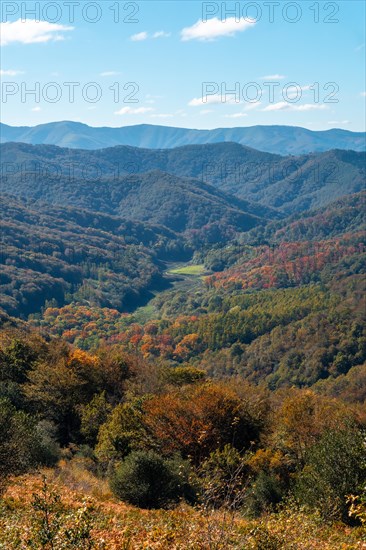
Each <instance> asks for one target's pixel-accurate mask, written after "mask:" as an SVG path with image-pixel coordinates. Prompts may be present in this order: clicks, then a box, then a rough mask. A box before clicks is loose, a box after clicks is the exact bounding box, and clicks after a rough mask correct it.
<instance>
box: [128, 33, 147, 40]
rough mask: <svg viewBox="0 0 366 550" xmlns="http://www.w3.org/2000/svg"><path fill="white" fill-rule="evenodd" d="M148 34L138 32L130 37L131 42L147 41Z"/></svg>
mask: <svg viewBox="0 0 366 550" xmlns="http://www.w3.org/2000/svg"><path fill="white" fill-rule="evenodd" d="M147 38H148V34H147V32H138V33H137V34H133V35H132V36H131V40H132V42H142V41H143V40H147Z"/></svg>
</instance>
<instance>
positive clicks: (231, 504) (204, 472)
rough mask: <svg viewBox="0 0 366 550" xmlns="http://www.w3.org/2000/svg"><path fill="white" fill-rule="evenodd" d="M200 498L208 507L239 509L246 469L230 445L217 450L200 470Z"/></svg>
mask: <svg viewBox="0 0 366 550" xmlns="http://www.w3.org/2000/svg"><path fill="white" fill-rule="evenodd" d="M199 477H200V486H201V493H202V495H201V498H202V501H203V504H204V506H206V507H208V508H211V507H212V508H219V507H224V508H231V509H233V510H234V509H237V508H240V507H241V506H242V504H243V500H244V497H245V494H246V490H247V481H248V468H247V467H246V463H245V459H244V458H243V457H242V456H241V455H240V453H239V451H238V450H237V449H235V448H234V447H232V446H231V445H225V447H224V448H223V449H217V450H216V451H214V452H212V453H211V454H210V456H209V457H208V458H207V459H206V460H205V461H204V462H203V464H202V466H201V468H200V470H199Z"/></svg>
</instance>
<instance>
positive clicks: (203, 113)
mask: <svg viewBox="0 0 366 550" xmlns="http://www.w3.org/2000/svg"><path fill="white" fill-rule="evenodd" d="M209 113H213V110H212V109H203V110H202V111H200V115H208V114H209Z"/></svg>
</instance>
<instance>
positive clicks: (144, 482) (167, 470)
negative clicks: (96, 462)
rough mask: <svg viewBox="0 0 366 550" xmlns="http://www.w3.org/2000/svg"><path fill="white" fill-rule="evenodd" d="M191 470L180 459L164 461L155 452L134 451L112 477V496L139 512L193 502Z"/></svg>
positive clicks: (115, 469) (116, 468)
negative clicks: (187, 500)
mask: <svg viewBox="0 0 366 550" xmlns="http://www.w3.org/2000/svg"><path fill="white" fill-rule="evenodd" d="M188 476H189V467H188V465H187V462H184V461H182V460H181V459H170V460H167V459H164V458H162V457H161V456H160V455H158V454H157V453H155V452H153V451H147V452H145V451H135V452H132V453H131V454H130V455H128V456H127V457H126V458H125V460H124V461H123V462H121V463H120V464H118V465H117V466H116V467H115V468H114V471H113V473H112V475H111V477H110V486H111V489H112V491H113V493H114V494H115V495H116V496H117V497H118V498H120V499H121V500H124V501H126V502H128V503H130V504H133V505H135V506H139V507H140V508H166V507H168V506H169V505H171V504H172V503H174V502H177V501H178V500H179V499H180V498H183V497H188V498H192V496H193V492H192V489H191V486H190V484H189V479H188Z"/></svg>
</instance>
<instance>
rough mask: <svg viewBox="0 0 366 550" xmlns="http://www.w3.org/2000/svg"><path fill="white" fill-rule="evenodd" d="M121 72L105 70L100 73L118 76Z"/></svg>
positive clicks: (101, 74)
mask: <svg viewBox="0 0 366 550" xmlns="http://www.w3.org/2000/svg"><path fill="white" fill-rule="evenodd" d="M119 74H121V73H119V72H117V71H104V72H103V73H100V74H99V76H117V75H119Z"/></svg>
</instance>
